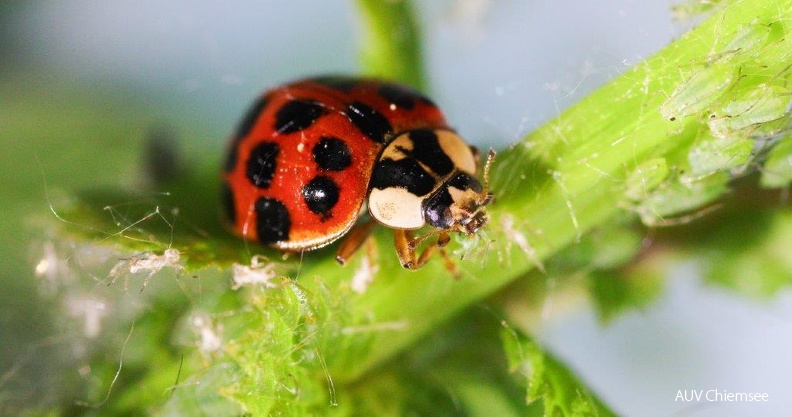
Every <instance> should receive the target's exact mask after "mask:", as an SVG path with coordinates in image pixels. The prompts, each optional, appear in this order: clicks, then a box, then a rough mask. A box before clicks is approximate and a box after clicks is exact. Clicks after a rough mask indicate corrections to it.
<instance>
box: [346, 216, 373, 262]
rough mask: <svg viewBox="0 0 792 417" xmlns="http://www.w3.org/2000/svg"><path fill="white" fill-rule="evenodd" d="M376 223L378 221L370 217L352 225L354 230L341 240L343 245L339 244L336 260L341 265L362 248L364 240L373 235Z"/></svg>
mask: <svg viewBox="0 0 792 417" xmlns="http://www.w3.org/2000/svg"><path fill="white" fill-rule="evenodd" d="M376 225H377V222H376V221H374V220H373V219H369V220H366V221H364V222H361V223H358V224H356V225H354V226H352V230H351V231H350V232H349V234H347V235H346V237H344V240H342V241H341V245H339V246H338V252H336V261H338V263H340V264H341V265H344V264H346V263H347V261H348V260H349V258H351V257H352V255H354V254H355V252H357V250H358V249H360V246H362V245H363V242H365V241H366V239H368V237H369V236H371V232H373V231H374V227H375V226H376Z"/></svg>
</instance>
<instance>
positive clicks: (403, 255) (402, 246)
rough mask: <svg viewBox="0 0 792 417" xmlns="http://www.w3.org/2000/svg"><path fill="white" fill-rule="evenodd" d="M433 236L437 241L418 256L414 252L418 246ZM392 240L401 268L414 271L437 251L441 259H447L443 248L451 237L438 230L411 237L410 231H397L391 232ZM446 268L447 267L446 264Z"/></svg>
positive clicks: (445, 232)
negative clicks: (441, 256)
mask: <svg viewBox="0 0 792 417" xmlns="http://www.w3.org/2000/svg"><path fill="white" fill-rule="evenodd" d="M435 234H437V235H438V236H437V240H436V241H434V242H433V243H431V244H429V245H428V246H427V247H426V248H424V250H423V252H421V254H420V255H418V254H417V253H416V250H415V249H416V248H417V247H418V245H419V244H420V243H421V242H423V241H424V240H425V239H427V238H428V237H431V236H432V235H435ZM393 238H394V243H395V245H396V254H397V255H398V256H399V261H401V264H402V266H403V267H405V268H407V269H409V270H416V269H419V268H421V267H422V266H424V264H426V262H427V261H429V259H431V257H432V255H434V254H435V252H437V251H438V250H439V251H440V252H441V253H442V254H443V257H444V258H446V259H447V257H446V256H445V253H444V250H443V247H444V246H445V245H447V244H448V242H450V241H451V236H450V235H449V234H448V232H447V231H445V230H439V231H437V232H432V233H427V234H425V235H422V236H418V237H413V235H412V231H410V230H399V229H397V230H394V231H393ZM446 267H448V263H447V265H446ZM452 269H455V268H452Z"/></svg>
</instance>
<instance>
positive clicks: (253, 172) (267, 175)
mask: <svg viewBox="0 0 792 417" xmlns="http://www.w3.org/2000/svg"><path fill="white" fill-rule="evenodd" d="M278 153H280V149H279V148H278V144H277V143H275V142H261V143H259V144H258V145H256V147H255V148H253V150H252V151H251V152H250V158H248V160H247V171H245V175H247V178H248V179H249V180H250V182H252V183H253V184H255V185H256V187H258V188H269V186H270V184H272V178H273V177H274V176H275V160H276V159H277V158H278Z"/></svg>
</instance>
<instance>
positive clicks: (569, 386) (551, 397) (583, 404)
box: [501, 328, 615, 417]
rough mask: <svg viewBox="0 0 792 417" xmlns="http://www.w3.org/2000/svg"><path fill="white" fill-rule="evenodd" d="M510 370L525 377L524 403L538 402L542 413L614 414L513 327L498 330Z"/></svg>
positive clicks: (567, 370)
mask: <svg viewBox="0 0 792 417" xmlns="http://www.w3.org/2000/svg"><path fill="white" fill-rule="evenodd" d="M501 340H502V342H503V346H504V349H505V350H506V357H507V358H508V361H509V370H510V371H511V372H512V373H519V374H520V375H521V376H522V377H523V378H525V386H526V388H527V393H526V402H527V403H529V404H530V403H533V402H535V401H540V400H541V403H542V405H543V406H544V415H545V416H553V417H555V416H559V417H560V416H613V415H615V414H614V413H613V412H612V411H611V410H610V409H608V408H607V407H606V406H605V404H604V403H602V401H601V400H599V399H598V398H597V397H596V395H594V394H593V393H592V392H591V390H589V389H588V388H587V387H586V386H585V385H583V384H582V383H581V382H580V381H579V380H578V378H577V377H576V376H575V375H574V374H573V373H572V372H571V371H570V370H569V369H567V368H566V367H565V366H564V365H563V364H562V363H561V362H560V361H558V360H557V359H556V358H554V357H553V356H552V355H550V354H549V353H547V352H545V351H544V350H543V349H542V348H541V347H540V346H539V344H537V343H536V342H535V341H534V340H533V339H531V338H529V337H527V336H525V335H523V334H520V333H518V332H517V331H515V330H514V329H512V328H504V329H503V330H502V331H501Z"/></svg>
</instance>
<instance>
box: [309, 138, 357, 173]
mask: <svg viewBox="0 0 792 417" xmlns="http://www.w3.org/2000/svg"><path fill="white" fill-rule="evenodd" d="M313 158H314V161H316V164H317V165H319V168H322V169H326V170H329V171H342V170H344V169H346V168H348V167H349V166H350V165H352V152H351V151H350V150H349V146H347V144H346V143H344V141H343V140H341V139H339V138H335V137H332V136H325V137H323V138H321V139H319V142H317V143H316V145H314V147H313Z"/></svg>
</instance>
